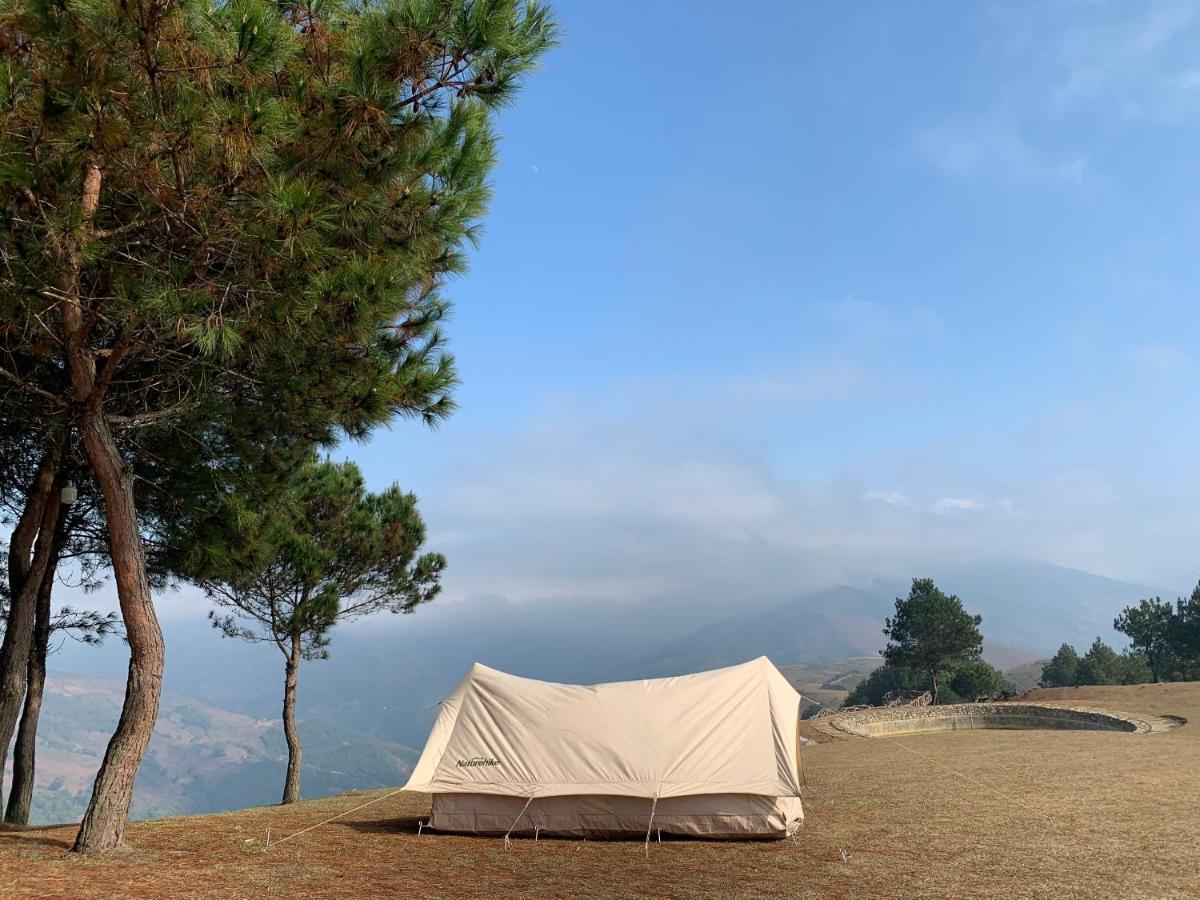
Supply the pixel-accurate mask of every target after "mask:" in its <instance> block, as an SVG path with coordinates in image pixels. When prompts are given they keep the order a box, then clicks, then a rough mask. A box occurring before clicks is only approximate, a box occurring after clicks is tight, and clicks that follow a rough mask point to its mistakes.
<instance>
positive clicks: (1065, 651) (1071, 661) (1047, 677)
mask: <svg viewBox="0 0 1200 900" xmlns="http://www.w3.org/2000/svg"><path fill="white" fill-rule="evenodd" d="M1078 668H1079V654H1078V653H1076V652H1075V648H1074V647H1072V646H1071V645H1070V644H1063V645H1062V646H1061V647H1059V648H1058V652H1057V653H1055V654H1054V657H1053V658H1052V659H1050V660H1049V661H1048V662H1047V663H1046V664H1045V665H1044V666H1042V679H1041V681H1040V682H1038V684H1039V685H1040V686H1041V687H1071V686H1072V685H1073V684H1075V675H1076V670H1077V669H1078Z"/></svg>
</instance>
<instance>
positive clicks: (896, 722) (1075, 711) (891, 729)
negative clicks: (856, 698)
mask: <svg viewBox="0 0 1200 900" xmlns="http://www.w3.org/2000/svg"><path fill="white" fill-rule="evenodd" d="M1151 719H1153V721H1150V720H1151ZM829 722H830V724H831V725H833V726H834V727H835V728H837V729H839V730H840V731H843V732H846V733H848V734H853V735H857V736H859V737H885V736H891V735H900V734H916V733H919V732H923V731H959V730H974V729H980V728H1008V729H1021V728H1042V729H1046V728H1049V729H1070V730H1085V731H1126V732H1149V731H1163V730H1166V729H1167V728H1169V727H1174V726H1178V725H1179V724H1181V723H1180V722H1179V721H1169V719H1168V718H1167V717H1148V718H1136V717H1134V716H1129V715H1126V714H1124V713H1114V712H1107V711H1104V710H1097V709H1089V708H1086V707H1066V706H1053V705H1047V704H1037V703H964V704H959V705H952V706H890V707H876V708H874V709H862V710H851V711H848V712H844V713H838V714H837V715H835V716H832V717H831V719H830V720H829Z"/></svg>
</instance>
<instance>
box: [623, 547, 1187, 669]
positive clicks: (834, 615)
mask: <svg viewBox="0 0 1200 900" xmlns="http://www.w3.org/2000/svg"><path fill="white" fill-rule="evenodd" d="M929 575H930V577H933V578H934V580H935V581H936V582H937V584H938V586H939V587H941V588H942V589H943V590H945V591H946V592H948V593H952V594H957V595H958V596H959V597H960V599H962V601H963V604H964V605H965V606H966V608H967V609H968V610H970V611H972V612H977V613H979V614H981V615H982V616H983V624H982V631H983V634H984V658H985V659H987V660H988V661H989V662H991V663H992V664H993V665H995V666H997V667H998V668H1000V669H1005V670H1006V669H1010V668H1013V667H1016V666H1020V665H1024V664H1027V663H1031V662H1034V661H1035V660H1038V659H1040V658H1042V657H1044V656H1046V655H1048V654H1049V653H1050V652H1052V651H1053V649H1055V648H1057V646H1058V645H1059V644H1061V643H1063V642H1064V641H1065V642H1068V643H1073V644H1075V645H1076V646H1086V645H1088V644H1090V643H1091V641H1092V639H1093V638H1095V637H1096V636H1097V635H1102V636H1104V637H1105V638H1106V639H1107V640H1113V639H1114V633H1113V629H1112V622H1113V618H1114V617H1115V616H1116V614H1117V613H1118V612H1119V611H1120V610H1121V608H1122V607H1124V606H1125V605H1127V604H1130V603H1136V602H1137V601H1138V600H1139V599H1141V598H1142V597H1148V596H1152V595H1155V594H1159V595H1162V596H1174V594H1173V593H1172V592H1170V591H1163V590H1162V589H1157V588H1152V587H1148V586H1146V585H1137V584H1129V583H1125V582H1119V581H1114V580H1112V579H1109V578H1104V577H1102V576H1100V575H1093V574H1091V573H1089V572H1080V571H1078V570H1075V569H1066V568H1063V567H1061V566H1053V565H1050V564H1048V563H1019V564H1016V563H1006V564H1005V563H997V564H992V565H986V566H958V567H949V566H948V567H940V568H937V567H935V568H933V569H932V570H931V571H930V572H929ZM907 590H908V584H906V583H904V582H901V581H898V580H877V581H875V582H873V583H872V584H871V585H870V586H869V587H851V586H848V585H838V586H836V587H831V588H826V589H825V590H821V591H817V592H815V593H812V594H806V595H804V596H802V597H798V598H796V599H794V600H789V601H787V602H785V603H781V604H780V605H778V606H776V607H774V608H772V609H769V610H767V611H766V612H758V613H750V614H744V615H739V616H733V617H730V618H728V619H724V620H722V621H720V622H714V623H712V624H710V625H706V626H705V627H703V628H700V629H698V630H697V631H695V632H693V633H691V634H689V635H687V636H686V637H683V638H680V639H678V640H675V641H672V642H670V643H669V644H666V645H665V646H663V647H662V648H661V649H660V650H659V651H657V652H655V653H654V654H651V655H649V656H647V657H645V658H644V660H643V662H644V664H645V666H646V667H647V669H649V670H650V671H652V672H654V673H655V674H671V673H675V672H684V671H695V670H697V669H705V668H714V667H718V666H726V665H731V664H734V663H738V662H742V661H744V660H746V659H750V658H752V657H754V656H759V655H763V654H765V655H766V656H769V657H770V658H771V659H772V660H773V661H774V662H775V663H776V664H777V665H788V664H792V663H805V662H816V661H819V660H832V659H839V658H842V657H852V656H858V655H863V654H866V655H872V654H876V653H878V652H879V650H880V649H881V648H882V647H883V646H884V644H885V643H886V638H885V637H884V635H883V633H882V629H883V624H884V619H885V618H886V617H887V616H889V615H891V613H892V612H893V611H894V610H895V599H896V597H898V596H903V595H904V594H905V593H907Z"/></svg>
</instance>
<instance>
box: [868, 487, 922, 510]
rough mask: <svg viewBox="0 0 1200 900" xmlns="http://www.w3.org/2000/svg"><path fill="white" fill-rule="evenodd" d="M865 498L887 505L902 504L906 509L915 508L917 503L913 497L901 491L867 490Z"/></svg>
mask: <svg viewBox="0 0 1200 900" xmlns="http://www.w3.org/2000/svg"><path fill="white" fill-rule="evenodd" d="M863 499H864V500H866V501H867V502H868V503H883V504H885V505H887V506H900V507H903V508H905V509H915V508H916V504H915V503H914V502H913V501H912V499H911V498H909V497H907V496H906V495H904V494H901V493H900V492H899V491H867V492H866V493H865V494H863Z"/></svg>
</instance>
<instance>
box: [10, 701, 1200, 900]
mask: <svg viewBox="0 0 1200 900" xmlns="http://www.w3.org/2000/svg"><path fill="white" fill-rule="evenodd" d="M1034 698H1035V699H1049V700H1067V701H1071V702H1075V703H1080V704H1086V705H1089V706H1093V707H1098V708H1108V709H1113V710H1120V711H1126V712H1131V713H1135V714H1136V713H1143V714H1155V715H1179V716H1185V717H1187V718H1188V720H1189V723H1188V724H1187V725H1185V726H1184V727H1182V728H1178V729H1175V730H1173V731H1171V732H1168V733H1163V734H1149V735H1145V734H1123V733H1107V732H1050V731H1040V732H1035V731H977V732H958V733H946V734H926V735H914V736H908V737H903V738H897V739H894V740H887V739H867V738H849V739H846V740H830V739H829V738H828V737H827V736H824V735H822V736H821V739H822V740H823V741H824V742H823V743H820V744H819V745H817V746H814V747H811V748H810V749H809V750H808V751H806V753H805V769H806V777H807V782H808V786H809V794H808V797H807V798H806V811H807V823H806V826H805V827H804V828H803V829H802V830H801V832H800V834H799V836H798V839H797V840H795V841H773V842H761V843H708V842H699V841H666V840H664V841H663V843H662V844H653V845H652V846H651V852H650V857H649V859H647V858H645V857H644V856H643V848H642V844H641V843H640V842H634V841H625V842H583V841H565V840H563V841H559V840H542V841H539V842H536V843H535V842H533V841H530V840H520V841H516V842H514V845H513V849H512V850H511V851H508V852H506V851H505V850H504V847H503V844H502V842H501V841H500V840H499V839H490V838H487V839H485V838H468V837H453V836H446V835H435V834H429V833H426V834H424V835H422V836H419V837H418V836H417V833H416V831H417V829H416V823H417V820H418V819H419V818H420V817H422V816H423V815H424V814H425V813H426V812H427V810H428V798H426V797H422V796H412V795H407V794H397V795H395V796H392V797H387V798H386V799H383V800H380V801H379V802H377V803H374V804H373V805H371V806H368V807H366V808H365V809H362V810H359V811H357V812H353V813H350V814H349V815H347V816H345V817H343V818H341V819H339V820H337V821H335V822H332V823H330V824H328V825H324V826H322V827H320V828H317V829H315V830H313V831H309V832H307V833H305V834H302V835H300V836H298V837H296V838H294V839H292V840H289V841H286V842H284V843H282V844H279V845H277V846H273V847H272V848H271V849H270V850H269V851H268V850H266V849H265V838H266V833H267V829H268V828H270V829H271V833H272V841H273V842H274V841H276V840H278V839H279V837H280V836H286V835H288V834H291V833H293V832H296V831H298V830H300V829H302V828H305V827H306V826H309V825H312V824H314V823H317V822H320V821H321V820H322V819H325V818H327V817H329V816H332V815H336V814H338V813H341V812H344V811H347V810H351V809H353V808H354V807H356V806H358V805H359V804H361V803H364V802H365V801H367V800H370V799H372V798H374V797H384V796H385V795H386V794H387V793H388V792H387V791H380V792H377V793H375V794H355V795H344V796H340V797H332V798H327V799H322V800H315V801H310V802H306V803H304V804H300V805H298V806H296V807H292V808H288V809H284V808H280V807H267V808H257V809H248V810H244V811H241V812H237V813H230V814H226V815H217V816H203V817H194V818H179V819H169V820H163V821H155V822H139V823H135V824H133V825H131V826H130V828H129V832H128V835H127V839H128V844H129V846H128V847H127V848H126V849H124V850H122V851H120V852H117V853H114V854H111V855H108V856H105V857H101V858H98V859H77V858H74V857H71V856H69V855H68V854H67V853H66V849H67V847H68V845H69V843H70V841H71V839H72V837H73V835H74V829H73V827H71V826H60V827H50V828H36V829H28V830H24V831H8V832H0V894H2V895H3V896H5V897H12V896H35V897H50V896H63V897H116V896H121V897H221V898H232V897H270V896H278V897H383V896H403V897H417V898H424V897H584V896H586V897H607V896H612V897H650V896H654V897H721V898H726V897H758V896H764V897H766V896H770V897H808V896H812V897H919V896H927V897H1004V898H1017V897H1099V896H1107V897H1117V896H1120V897H1137V896H1145V897H1196V896H1200V838H1198V837H1197V836H1198V835H1200V684H1197V683H1192V684H1175V685H1144V686H1138V687H1126V688H1079V689H1067V690H1062V691H1058V690H1056V691H1037V692H1034ZM944 766H950V767H952V768H954V769H956V770H957V771H959V772H961V773H962V775H963V776H966V777H959V776H956V775H952V774H950V773H949V772H947V771H946V770H945V769H944V768H943V767H944ZM968 778H970V779H974V781H969V780H967V779H968ZM976 782H978V783H976ZM985 785H986V786H985ZM993 791H995V792H999V793H994V792H993ZM1001 794H1002V795H1003V796H1001ZM842 850H844V851H845V852H846V854H847V858H846V859H845V860H843V857H842V853H841V851H842Z"/></svg>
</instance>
